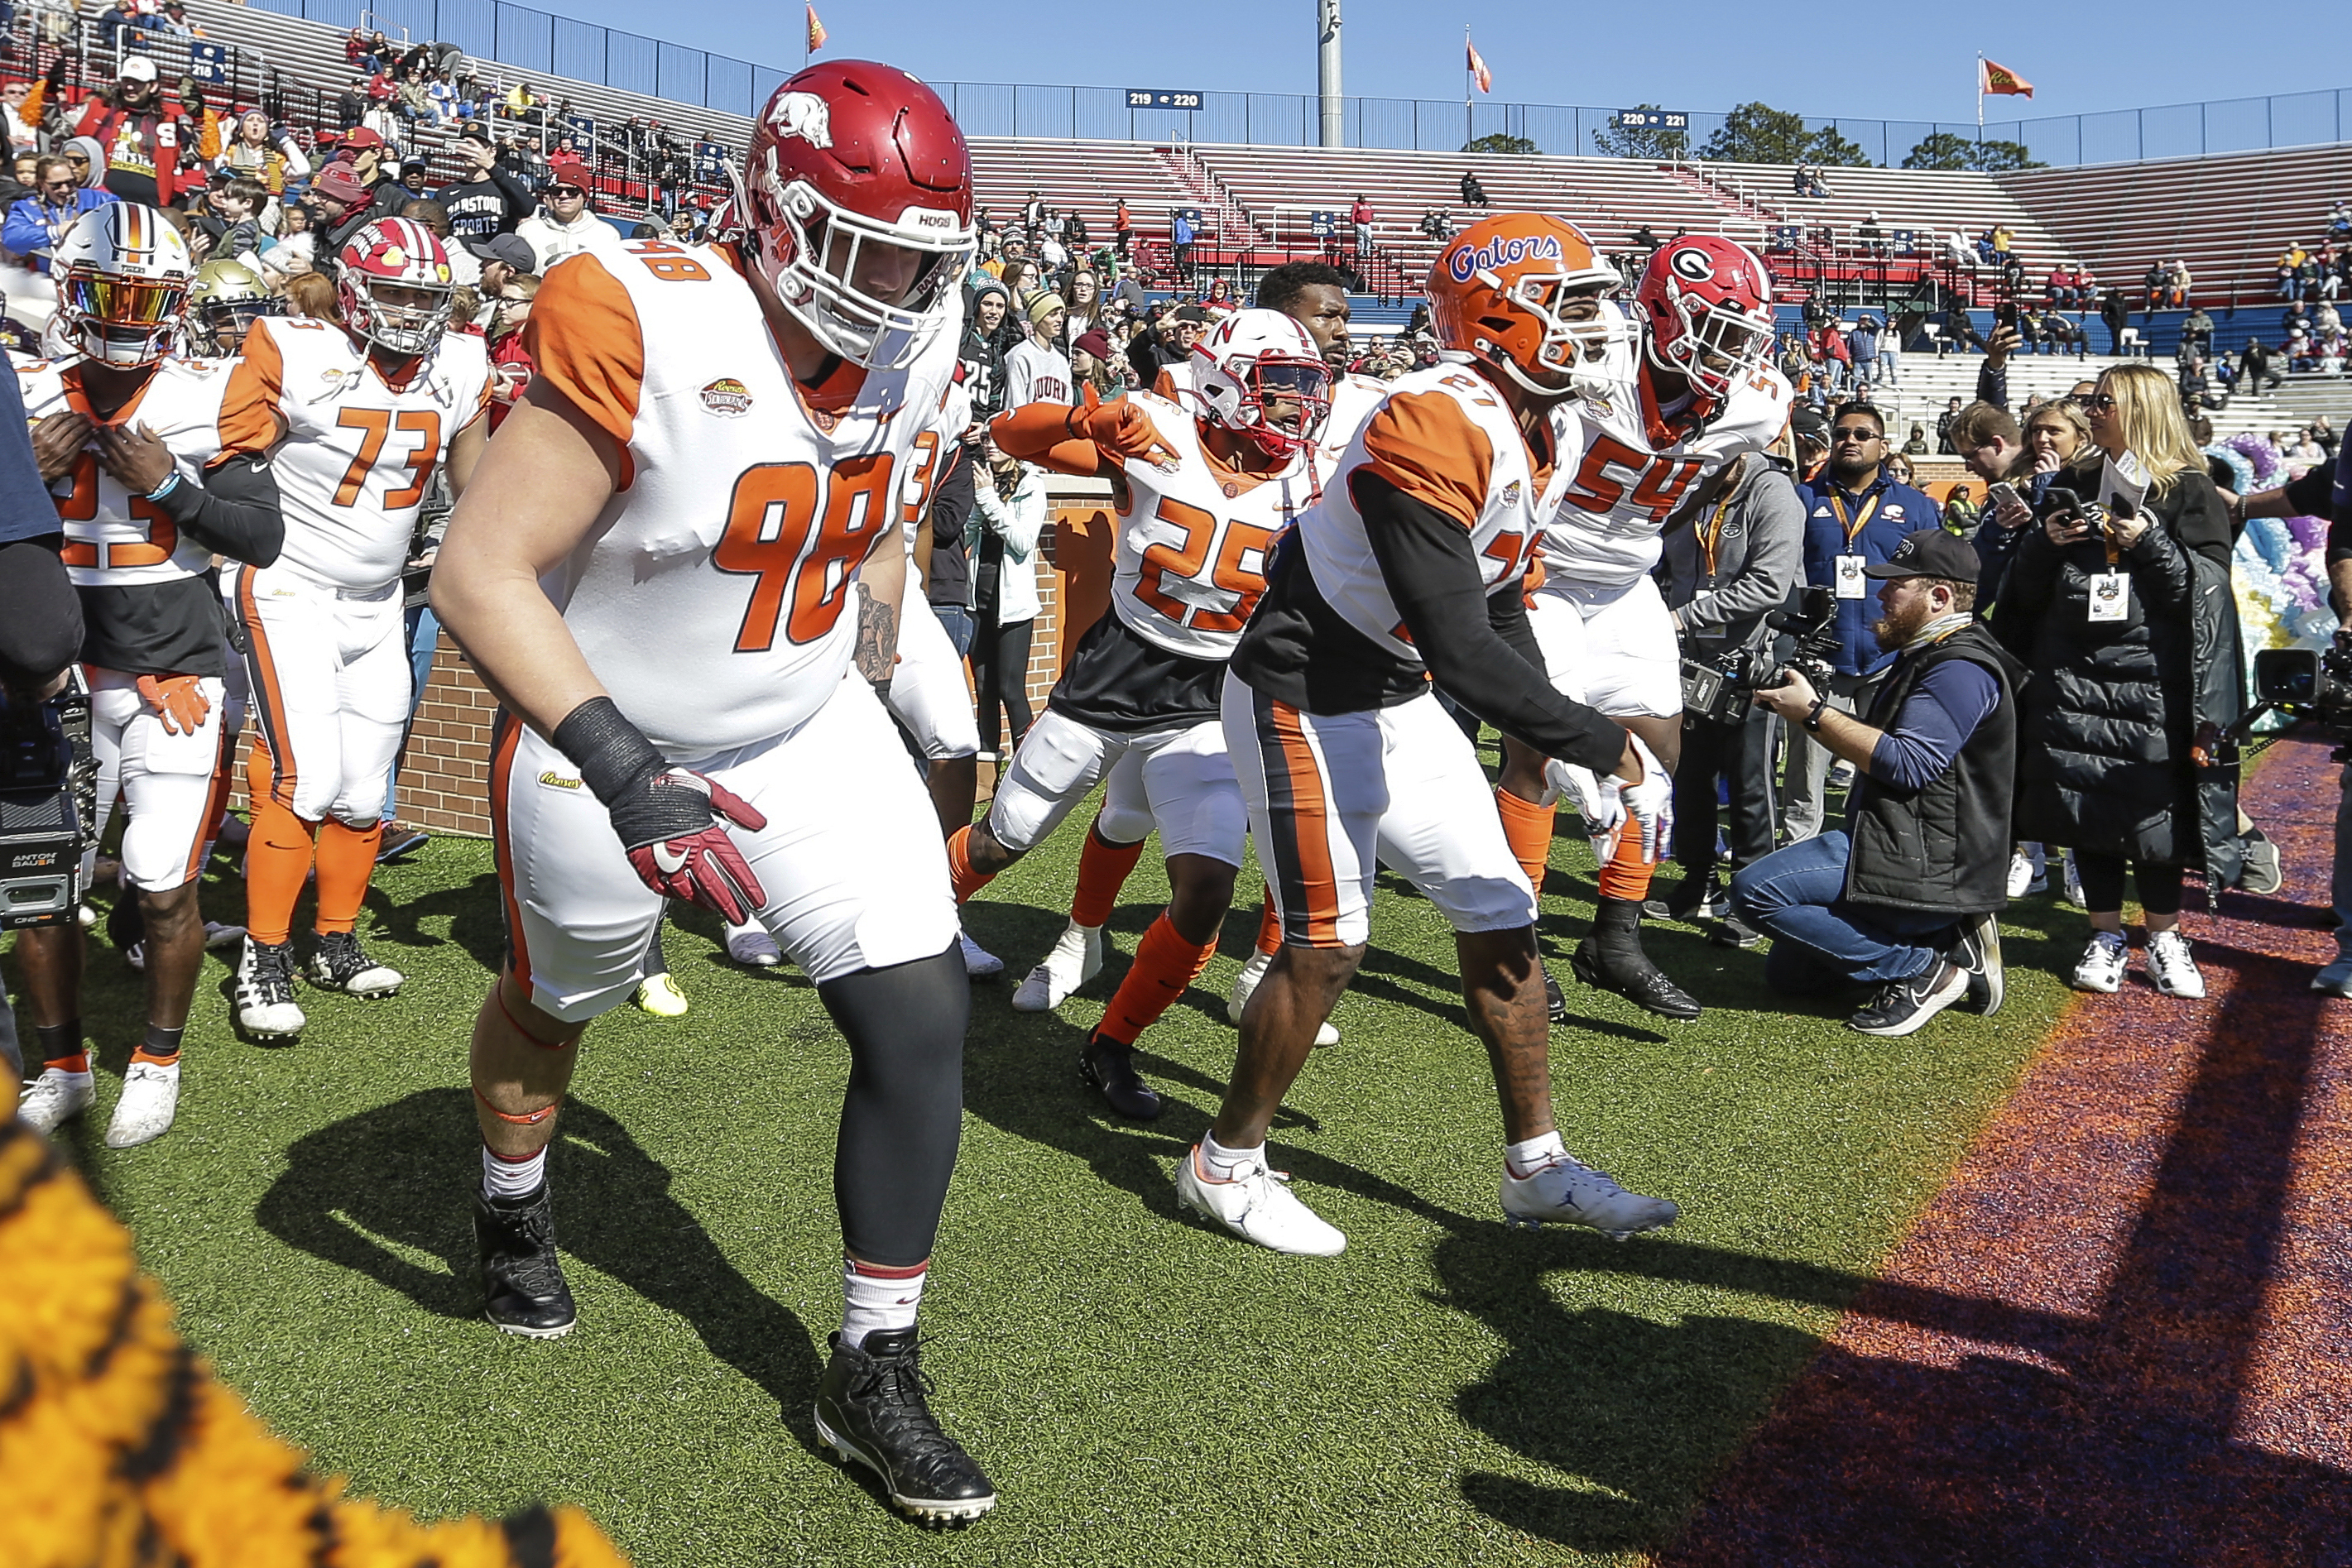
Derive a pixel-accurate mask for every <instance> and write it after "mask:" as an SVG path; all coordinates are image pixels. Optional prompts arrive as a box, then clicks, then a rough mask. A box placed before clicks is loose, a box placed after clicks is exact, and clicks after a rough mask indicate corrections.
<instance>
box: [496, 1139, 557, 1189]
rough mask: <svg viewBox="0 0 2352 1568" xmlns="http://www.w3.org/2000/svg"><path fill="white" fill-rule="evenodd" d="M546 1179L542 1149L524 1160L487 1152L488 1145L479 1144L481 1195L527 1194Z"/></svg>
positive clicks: (543, 1151)
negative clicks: (510, 1158)
mask: <svg viewBox="0 0 2352 1568" xmlns="http://www.w3.org/2000/svg"><path fill="white" fill-rule="evenodd" d="M546 1181H547V1151H546V1150H545V1149H541V1150H540V1151H539V1153H537V1154H535V1155H531V1156H530V1158H529V1159H527V1160H509V1159H501V1158H500V1157H499V1156H498V1155H494V1154H492V1153H490V1146H489V1145H488V1144H485V1145H482V1196H483V1197H503V1198H518V1197H530V1195H531V1194H532V1193H535V1192H537V1191H538V1190H539V1189H540V1187H541V1186H543V1185H544V1184H545V1183H546Z"/></svg>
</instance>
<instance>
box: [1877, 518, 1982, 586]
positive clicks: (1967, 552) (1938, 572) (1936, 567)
mask: <svg viewBox="0 0 2352 1568" xmlns="http://www.w3.org/2000/svg"><path fill="white" fill-rule="evenodd" d="M1983 570H1984V562H1982V561H1981V560H1979V559H1978V558H1977V547H1976V546H1974V545H1972V544H1970V543H1969V541H1968V540H1966V539H1964V538H1960V537H1959V536H1958V534H1948V533H1946V532H1945V531H1944V530H1943V529H1941V528H1921V529H1920V530H1919V531H1918V532H1917V533H1913V534H1905V535H1904V536H1903V542H1902V543H1901V544H1899V545H1897V546H1895V553H1894V554H1893V555H1891V556H1889V557H1887V558H1886V559H1885V560H1882V561H1879V562H1877V563H1876V564H1874V565H1872V566H1865V567H1864V568H1863V569H1862V575H1863V576H1864V577H1876V578H1889V577H1934V578H1941V579H1943V580H1945V581H1948V582H1974V581H1975V580H1977V577H1978V575H1979V573H1980V572H1981V571H1983Z"/></svg>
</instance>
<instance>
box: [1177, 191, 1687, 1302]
mask: <svg viewBox="0 0 2352 1568" xmlns="http://www.w3.org/2000/svg"><path fill="white" fill-rule="evenodd" d="M1591 259H1592V257H1591V246H1590V245H1588V244H1587V243H1586V241H1585V239H1584V236H1583V235H1580V234H1579V233H1578V232H1577V231H1576V230H1575V229H1574V228H1573V227H1572V226H1570V225H1567V224H1565V223H1561V222H1559V220H1557V219H1554V218H1549V217H1544V216H1539V215H1537V214H1524V213H1520V214H1496V215H1495V216H1493V217H1489V218H1487V219H1486V220H1484V221H1483V222H1481V223H1478V224H1476V225H1473V226H1472V227H1470V228H1469V229H1467V230H1465V232H1464V233H1463V234H1462V235H1459V236H1458V237H1457V238H1455V239H1454V241H1453V242H1452V243H1451V244H1450V245H1448V246H1446V247H1445V249H1444V250H1443V251H1441V252H1440V253H1439V255H1438V257H1437V260H1436V262H1435V263H1434V264H1433V266H1432V267H1431V269H1430V277H1429V298H1430V303H1431V308H1432V311H1433V316H1434V318H1435V322H1436V328H1437V332H1438V337H1439V341H1440V342H1441V343H1442V344H1443V345H1444V356H1445V357H1444V362H1443V363H1441V364H1438V365H1436V366H1433V367H1431V368H1429V369H1426V370H1421V371H1412V372H1411V373H1409V374H1407V375H1405V376H1403V377H1402V378H1401V379H1400V380H1398V381H1395V382H1391V383H1390V384H1389V386H1388V388H1387V390H1386V393H1385V396H1384V398H1383V400H1382V401H1381V404H1380V406H1379V407H1378V408H1377V409H1376V410H1375V411H1374V412H1373V413H1371V414H1370V417H1369V418H1367V419H1366V420H1365V421H1364V422H1363V423H1361V424H1360V426H1358V428H1357V430H1356V432H1355V434H1354V435H1353V436H1352V437H1351V438H1350V439H1349V444H1348V446H1347V449H1346V451H1345V452H1344V453H1342V454H1341V455H1340V457H1339V462H1338V465H1337V472H1336V473H1334V474H1333V476H1331V477H1330V478H1329V479H1328V481H1327V482H1326V483H1325V485H1324V486H1323V492H1322V496H1321V498H1320V499H1319V500H1318V502H1317V503H1316V504H1315V505H1314V506H1312V507H1308V508H1307V511H1306V512H1305V513H1303V514H1302V515H1301V516H1300V517H1299V518H1298V520H1297V524H1296V525H1295V526H1294V528H1292V530H1291V532H1290V534H1289V535H1288V536H1286V538H1285V539H1284V541H1283V544H1282V547H1281V548H1280V549H1278V550H1276V553H1275V558H1274V560H1273V562H1272V564H1271V565H1270V566H1269V568H1268V570H1267V573H1266V579H1267V586H1266V592H1265V598H1264V599H1263V600H1262V601H1260V602H1259V604H1258V607H1257V612H1256V613H1255V615H1254V616H1252V617H1251V620H1250V622H1249V625H1248V627H1247V629H1246V630H1245V631H1244V632H1243V633H1242V637H1241V641H1240V643H1239V644H1238V646H1237V647H1236V648H1235V650H1234V656H1233V661H1232V665H1231V668H1230V670H1229V671H1228V673H1227V674H1226V677H1225V683H1224V692H1223V717H1224V726H1225V741H1226V745H1227V747H1228V748H1229V749H1230V752H1231V755H1232V758H1233V762H1234V771H1235V772H1236V773H1237V774H1238V775H1239V777H1240V780H1241V785H1242V790H1243V794H1244V797H1245V798H1246V799H1247V800H1248V803H1249V811H1250V830H1251V832H1252V834H1253V836H1254V837H1255V841H1256V842H1257V845H1258V849H1259V852H1260V853H1261V854H1262V855H1264V856H1265V860H1266V863H1267V865H1268V868H1269V871H1270V873H1271V881H1272V883H1273V887H1274V892H1275V899H1276V904H1278V906H1279V908H1280V911H1281V916H1282V926H1283V948H1282V952H1281V954H1280V956H1277V957H1276V959H1275V962H1274V966H1273V967H1272V968H1271V969H1269V970H1268V971H1267V973H1266V977H1265V980H1264V981H1263V982H1262V983H1261V984H1260V985H1259V987H1258V990H1257V995H1256V996H1255V997H1254V998H1251V1001H1250V1005H1249V1009H1248V1010H1247V1011H1246V1012H1244V1014H1243V1015H1242V1029H1241V1047H1240V1051H1239V1054H1238V1057H1237V1060H1236V1061H1235V1063H1234V1073H1233V1078H1232V1080H1231V1082H1230V1085H1229V1087H1228V1088H1227V1090H1226V1092H1225V1097H1224V1103H1223V1106H1222V1107H1221V1108H1220V1109H1219V1111H1218V1113H1217V1118H1216V1121H1215V1123H1214V1124H1213V1127H1212V1128H1211V1130H1210V1133H1209V1134H1208V1135H1207V1136H1206V1137H1204V1138H1202V1141H1201V1142H1200V1143H1199V1144H1198V1145H1195V1146H1194V1147H1193V1148H1192V1150H1191V1151H1190V1152H1189V1153H1188V1154H1187V1155H1186V1156H1185V1157H1184V1159H1183V1160H1182V1161H1181V1162H1180V1163H1179V1165H1178V1167H1177V1174H1176V1193H1177V1197H1178V1199H1179V1201H1180V1202H1181V1203H1183V1204H1184V1205H1186V1206H1187V1207H1192V1208H1194V1209H1196V1210H1198V1211H1199V1212H1200V1213H1202V1215H1204V1216H1206V1217H1208V1218H1211V1219H1213V1220H1214V1221H1215V1222H1216V1223H1218V1224H1221V1225H1223V1226H1224V1227H1226V1228H1228V1229H1230V1230H1232V1231H1234V1234H1236V1235H1238V1236H1241V1237H1243V1238H1244V1239H1248V1240H1251V1241H1255V1242H1257V1243H1259V1244H1260V1245H1262V1246H1266V1247H1271V1248H1273V1249H1276V1250H1277V1251H1283V1252H1303V1253H1314V1254H1320V1255H1329V1254H1332V1253H1336V1252H1339V1251H1340V1250H1342V1249H1344V1248H1345V1246H1346V1244H1347V1243H1346V1239H1345V1238H1344V1237H1342V1236H1341V1235H1340V1233H1339V1231H1338V1230H1337V1229H1335V1228H1332V1227H1331V1226H1329V1225H1328V1224H1326V1223H1325V1222H1324V1221H1323V1220H1322V1219H1320V1218H1318V1217H1317V1216H1316V1215H1315V1214H1314V1213H1313V1211H1311V1210H1310V1209H1309V1208H1308V1207H1307V1206H1306V1204H1304V1203H1303V1202H1301V1201H1300V1200H1299V1199H1298V1198H1297V1197H1296V1196H1295V1195H1294V1194H1293V1193H1292V1191H1291V1190H1290V1188H1289V1187H1288V1186H1286V1185H1285V1183H1284V1181H1283V1179H1282V1178H1281V1177H1280V1176H1277V1175H1276V1173H1275V1172H1274V1171H1273V1170H1272V1169H1271V1168H1269V1166H1268V1165H1267V1162H1266V1149H1265V1136H1266V1130H1267V1128H1268V1127H1269V1126H1270V1125H1271V1124H1272V1122H1273V1119H1274V1115H1275V1113H1276V1110H1277V1109H1278V1108H1279V1107H1280V1106H1281V1104H1282V1100H1283V1096H1284V1094H1285V1092H1287V1091H1288V1089H1289V1088H1290V1086H1291V1084H1292V1083H1293V1082H1295V1081H1296V1080H1297V1076H1298V1072H1299V1069H1300V1068H1301V1066H1302V1065H1304V1063H1305V1061H1306V1060H1307V1052H1308V1051H1310V1050H1311V1049H1312V1047H1313V1042H1314V1039H1315V1030H1316V1027H1317V1026H1318V1024H1320V1023H1321V1022H1322V1021H1323V1020H1324V1019H1326V1018H1328V1016H1329V1014H1330V1011H1331V1008H1332V1004H1333V1003H1334V1002H1336V1001H1337V1000H1338V999H1339V994H1340V993H1341V992H1342V991H1343V990H1344V989H1345V988H1347V984H1348V981H1349V978H1350V977H1352V976H1353V975H1354V973H1355V971H1356V968H1357V967H1358V965H1360V963H1361V962H1362V961H1363V956H1364V946H1365V942H1366V938H1367V936H1369V933H1370V909H1371V899H1372V881H1373V875H1374V873H1375V870H1376V869H1377V867H1378V866H1379V865H1381V864H1386V865H1388V866H1389V867H1390V868H1391V869H1392V870H1394V871H1396V872H1398V873H1401V874H1402V875H1403V876H1405V877H1406V878H1408V879H1409V880H1411V881H1412V883H1414V884H1415V886H1417V887H1418V888H1420V890H1421V891H1422V892H1423V894H1425V895H1426V896H1427V897H1428V898H1429V900H1430V902H1431V903H1432V904H1435V905H1436V906H1437V908H1438V909H1439V910H1441V911H1442V912H1444V915H1445V916H1446V918H1447V919H1448V920H1449V921H1450V922H1451V923H1452V924H1453V925H1454V930H1455V933H1456V936H1455V946H1456V948H1457V950H1458V952H1459V955H1460V959H1461V967H1462V983H1463V994H1464V997H1465V1000H1466V1001H1467V1002H1468V1005H1469V1011H1470V1021H1471V1026H1472V1028H1473V1029H1474V1030H1475V1031H1476V1032H1477V1034H1478V1036H1479V1038H1480V1039H1481V1040H1484V1041H1485V1043H1486V1048H1487V1052H1488V1055H1489V1057H1490V1058H1491V1060H1492V1061H1493V1065H1494V1071H1495V1082H1496V1092H1497V1094H1498V1096H1499V1097H1500V1099H1501V1102H1502V1111H1503V1142H1504V1144H1505V1150H1504V1168H1503V1173H1502V1185H1501V1200H1502V1206H1503V1210H1504V1213H1505V1215H1506V1217H1507V1218H1512V1219H1517V1220H1527V1221H1541V1220H1546V1219H1559V1220H1566V1221H1570V1222H1573V1223H1576V1224H1580V1225H1587V1226H1591V1227H1592V1228H1595V1229H1599V1230H1603V1231H1607V1232H1611V1233H1612V1234H1628V1233H1631V1232H1633V1231H1638V1230H1647V1229H1650V1228H1654V1227H1655V1226H1659V1225H1664V1224H1667V1223H1670V1222H1671V1221H1672V1220H1673V1219H1674V1218H1675V1206H1674V1205H1673V1204H1671V1203H1668V1202H1665V1201H1663V1200H1661V1199H1655V1198H1648V1197H1637V1196H1635V1195H1634V1194H1632V1193H1629V1192H1627V1191H1626V1190H1625V1189H1624V1188H1622V1187H1621V1186H1618V1185H1617V1184H1616V1183H1615V1182H1614V1181H1612V1180H1611V1179H1610V1178H1609V1177H1608V1176H1606V1175H1605V1174H1604V1173H1602V1172H1600V1171H1596V1170H1593V1169H1591V1168H1590V1167H1589V1166H1584V1165H1582V1164H1580V1162H1578V1161H1577V1160H1576V1159H1574V1158H1573V1157H1572V1156H1570V1154H1569V1153H1568V1151H1567V1148H1566V1147H1565V1145H1563V1143H1562V1141H1561V1138H1560V1135H1559V1132H1558V1131H1557V1130H1556V1129H1555V1128H1554V1125H1553V1122H1552V1108H1551V1084H1550V1065H1551V1064H1550V1060H1549V1028H1548V1026H1547V1022H1546V1019H1545V1016H1544V988H1543V976H1542V968H1541V966H1540V965H1539V964H1538V962H1537V958H1536V942H1535V914H1536V905H1535V894H1534V891H1533V889H1532V888H1531V887H1530V886H1529V885H1528V878H1527V875H1526V873H1524V872H1522V871H1521V870H1520V869H1519V866H1518V863H1517V861H1516V860H1515V859H1514V858H1513V856H1512V852H1511V847H1510V844H1509V842H1508V841H1507V840H1506V839H1505V838H1504V836H1503V829H1502V823H1501V821H1499V820H1498V819H1497V818H1496V814H1495V812H1494V810H1493V809H1492V807H1491V805H1490V801H1491V800H1492V797H1491V795H1490V794H1489V792H1488V787H1487V784H1486V774H1485V772H1484V771H1483V770H1482V769H1481V768H1480V767H1479V765H1478V758H1477V754H1476V752H1475V751H1474V750H1473V749H1472V747H1471V745H1470V741H1469V739H1468V738H1467V737H1465V735H1464V734H1463V732H1462V730H1461V729H1460V727H1457V726H1456V725H1455V723H1454V719H1453V718H1452V717H1451V716H1449V715H1448V714H1447V713H1446V712H1445V711H1444V709H1443V708H1442V707H1441V706H1439V704H1438V701H1437V697H1436V695H1435V693H1434V692H1433V689H1432V684H1431V683H1432V679H1433V678H1434V680H1435V681H1436V682H1437V683H1438V684H1439V685H1443V686H1444V688H1445V690H1446V692H1447V694H1448V695H1450V696H1451V697H1452V698H1453V699H1454V700H1455V701H1456V702H1458V703H1460V704H1461V705H1463V706H1465V707H1467V708H1468V709H1469V710H1470V711H1471V712H1473V713H1475V714H1477V715H1478V716H1480V717H1482V718H1484V719H1485V720H1486V722H1487V723H1489V724H1492V725H1494V726H1495V727H1496V728H1498V729H1500V730H1502V731H1503V732H1504V733H1505V734H1507V735H1513V736H1517V737H1518V738H1520V739H1522V740H1524V741H1526V742H1528V743H1529V744H1530V745H1532V746H1534V747H1536V748H1537V750H1538V752H1539V753H1541V754H1542V755H1545V756H1547V757H1556V758H1561V759H1563V760H1565V761H1568V762H1571V763H1575V764H1578V765H1580V766H1582V767H1585V768H1590V769H1591V770H1592V771H1593V772H1594V773H1596V774H1599V775H1614V776H1616V777H1617V778H1618V779H1620V780H1621V781H1622V784H1623V785H1624V786H1625V788H1624V789H1623V793H1622V800H1623V801H1624V803H1625V805H1626V806H1627V808H1628V809H1629V810H1633V811H1634V812H1636V813H1639V814H1640V815H1642V816H1643V818H1645V819H1647V820H1649V821H1653V822H1654V821H1656V819H1657V818H1658V816H1659V815H1660V813H1661V809H1662V807H1663V803H1664V800H1665V798H1666V797H1667V794H1668V792H1669V790H1670V789H1671V780H1670V779H1667V778H1666V776H1665V775H1664V773H1663V772H1662V771H1661V770H1659V769H1658V768H1656V767H1655V765H1654V760H1653V759H1652V758H1649V757H1648V756H1647V755H1646V754H1645V752H1644V751H1643V747H1641V746H1640V745H1639V743H1638V742H1637V741H1636V740H1635V739H1634V738H1633V737H1632V736H1631V735H1629V734H1628V733H1627V732H1626V731H1625V730H1624V729H1623V728H1622V727H1620V726H1618V725H1617V724H1615V723H1613V722H1612V721H1611V720H1610V719H1608V718H1607V717H1605V716H1602V715H1601V714H1599V713H1597V712H1595V711H1594V710H1593V709H1591V707H1589V706H1585V705H1583V704H1580V703H1577V702H1574V701H1571V700H1570V698H1568V697H1566V696H1564V695H1561V694H1560V693H1559V692H1557V691H1555V690H1554V689H1553V688H1552V686H1551V685H1550V684H1549V682H1548V681H1547V680H1545V678H1544V677H1543V674H1542V673H1541V668H1540V665H1539V664H1538V658H1539V655H1538V653H1536V651H1535V648H1534V644H1533V640H1532V638H1531V637H1530V636H1529V635H1528V631H1527V611H1526V606H1525V603H1524V601H1523V600H1522V597H1521V594H1522V589H1521V581H1522V579H1523V578H1524V577H1525V575H1526V573H1527V570H1528V562H1529V561H1530V559H1532V558H1533V556H1534V553H1535V549H1536V544H1537V540H1538V534H1539V530H1540V528H1541V526H1542V524H1543V522H1544V521H1545V519H1546V518H1548V517H1549V515H1550V512H1551V509H1552V508H1553V507H1555V506H1557V505H1558V503H1559V493H1560V491H1561V490H1562V489H1564V488H1565V487H1566V486H1567V485H1568V483H1569V481H1570V477H1571V476H1572V475H1573V474H1574V472H1575V460H1576V457H1577V455H1578V454H1577V453H1576V451H1575V450H1574V449H1573V448H1567V449H1562V448H1561V447H1559V445H1558V444H1557V443H1558V441H1559V428H1558V426H1557V425H1556V424H1555V423H1553V422H1552V421H1551V420H1550V418H1549V415H1550V413H1551V412H1552V410H1553V406H1554V405H1555V404H1556V403H1557V402H1559V400H1560V399H1562V398H1564V397H1566V396H1567V395H1568V394H1569V392H1570V378H1571V376H1572V374H1573V373H1574V361H1575V360H1576V359H1577V357H1578V356H1579V355H1580V352H1581V351H1582V350H1583V348H1584V346H1585V345H1586V344H1587V343H1588V342H1589V341H1590V340H1591V339H1592V336H1593V334H1594V333H1595V332H1596V331H1599V330H1602V329H1603V328H1602V324H1601V320H1600V319H1599V318H1600V312H1601V305H1600V302H1599V301H1598V300H1597V299H1594V298H1591V297H1590V296H1581V297H1580V296H1578V295H1576V294H1575V292H1574V289H1575V280H1576V278H1577V277H1578V276H1579V275H1580V273H1581V272H1582V271H1584V270H1585V269H1587V268H1589V267H1590V266H1591Z"/></svg>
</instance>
